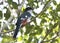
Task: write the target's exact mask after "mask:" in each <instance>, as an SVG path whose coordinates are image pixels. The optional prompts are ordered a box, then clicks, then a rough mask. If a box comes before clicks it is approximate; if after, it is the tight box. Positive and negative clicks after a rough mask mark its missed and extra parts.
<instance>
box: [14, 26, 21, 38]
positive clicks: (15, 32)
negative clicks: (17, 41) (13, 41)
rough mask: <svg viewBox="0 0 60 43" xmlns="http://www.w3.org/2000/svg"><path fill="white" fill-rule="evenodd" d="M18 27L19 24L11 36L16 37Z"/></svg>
mask: <svg viewBox="0 0 60 43" xmlns="http://www.w3.org/2000/svg"><path fill="white" fill-rule="evenodd" d="M19 28H20V26H17V27H16V29H15V31H14V35H13V38H16V36H17V34H18V31H19Z"/></svg>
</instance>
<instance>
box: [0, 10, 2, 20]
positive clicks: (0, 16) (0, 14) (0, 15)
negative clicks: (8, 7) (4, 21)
mask: <svg viewBox="0 0 60 43" xmlns="http://www.w3.org/2000/svg"><path fill="white" fill-rule="evenodd" d="M1 18H2V11H0V19H1Z"/></svg>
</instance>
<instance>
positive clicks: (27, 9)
mask: <svg viewBox="0 0 60 43" xmlns="http://www.w3.org/2000/svg"><path fill="white" fill-rule="evenodd" d="M32 10H33V8H31V7H27V8H26V9H25V11H24V12H26V11H32Z"/></svg>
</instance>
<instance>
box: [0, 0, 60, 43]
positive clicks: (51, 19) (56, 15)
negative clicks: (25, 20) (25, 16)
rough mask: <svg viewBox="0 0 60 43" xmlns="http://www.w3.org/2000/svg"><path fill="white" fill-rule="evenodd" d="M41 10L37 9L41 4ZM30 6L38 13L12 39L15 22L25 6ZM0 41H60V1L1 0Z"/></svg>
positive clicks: (35, 42)
mask: <svg viewBox="0 0 60 43" xmlns="http://www.w3.org/2000/svg"><path fill="white" fill-rule="evenodd" d="M42 5H44V6H43V7H42V10H37V9H39V8H40V6H42ZM2 6H3V7H2ZM27 6H30V7H32V8H34V9H36V10H37V11H40V12H39V13H37V12H34V11H33V13H34V15H35V17H32V18H31V22H30V23H29V24H27V25H26V26H24V27H22V28H21V29H20V31H19V32H20V33H19V34H18V35H19V36H18V37H17V39H15V40H14V39H13V38H12V36H13V32H14V30H15V27H16V25H15V23H16V20H17V18H18V16H19V15H20V14H21V13H22V12H23V11H24V9H25V7H27ZM0 39H1V40H0V43H15V42H17V43H60V2H59V3H57V1H56V0H44V1H43V0H22V2H20V0H17V2H15V1H13V0H3V1H1V2H0Z"/></svg>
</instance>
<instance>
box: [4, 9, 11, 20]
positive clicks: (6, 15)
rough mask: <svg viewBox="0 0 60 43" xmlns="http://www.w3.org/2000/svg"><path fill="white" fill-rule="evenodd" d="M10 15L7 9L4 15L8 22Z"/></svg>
mask: <svg viewBox="0 0 60 43" xmlns="http://www.w3.org/2000/svg"><path fill="white" fill-rule="evenodd" d="M10 15H11V12H10V11H9V9H7V11H6V13H5V14H4V16H5V19H6V20H8V19H9V17H10Z"/></svg>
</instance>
